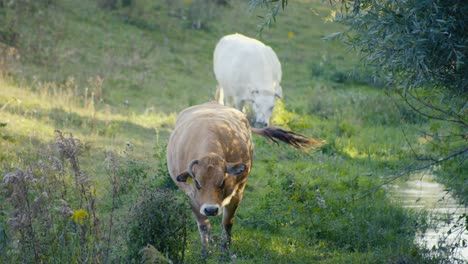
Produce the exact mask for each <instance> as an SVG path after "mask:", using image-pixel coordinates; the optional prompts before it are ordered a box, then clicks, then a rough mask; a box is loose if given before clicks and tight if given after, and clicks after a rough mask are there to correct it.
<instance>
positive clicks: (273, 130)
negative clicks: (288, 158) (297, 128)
mask: <svg viewBox="0 0 468 264" xmlns="http://www.w3.org/2000/svg"><path fill="white" fill-rule="evenodd" d="M251 130H252V133H254V134H257V135H260V136H263V137H266V138H268V139H270V140H271V141H273V142H275V143H276V144H278V140H280V141H283V142H284V143H286V144H288V145H291V146H293V147H295V148H298V149H301V150H303V151H308V150H310V149H314V148H318V147H321V146H323V145H324V144H325V141H322V140H317V139H313V138H309V137H307V136H304V135H301V134H299V133H296V132H294V131H289V130H284V129H281V128H278V127H265V128H253V127H252V128H251Z"/></svg>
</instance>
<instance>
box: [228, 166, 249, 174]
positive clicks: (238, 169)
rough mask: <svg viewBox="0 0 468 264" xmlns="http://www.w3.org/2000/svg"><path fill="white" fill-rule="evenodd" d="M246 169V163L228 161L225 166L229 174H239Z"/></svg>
mask: <svg viewBox="0 0 468 264" xmlns="http://www.w3.org/2000/svg"><path fill="white" fill-rule="evenodd" d="M245 170H247V165H245V164H244V163H228V164H227V166H226V172H227V173H229V174H231V175H239V174H241V173H243V172H244V171H245Z"/></svg>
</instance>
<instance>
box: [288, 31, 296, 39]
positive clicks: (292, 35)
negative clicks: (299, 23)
mask: <svg viewBox="0 0 468 264" xmlns="http://www.w3.org/2000/svg"><path fill="white" fill-rule="evenodd" d="M295 37H296V34H294V32H291V31H289V32H288V38H289V39H292V38H295Z"/></svg>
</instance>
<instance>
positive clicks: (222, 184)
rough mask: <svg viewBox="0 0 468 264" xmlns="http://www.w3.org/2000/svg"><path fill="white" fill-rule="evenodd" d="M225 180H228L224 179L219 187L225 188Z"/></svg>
mask: <svg viewBox="0 0 468 264" xmlns="http://www.w3.org/2000/svg"><path fill="white" fill-rule="evenodd" d="M225 182H226V180H223V181H222V182H221V185H220V186H219V188H221V189H222V188H224V183H225Z"/></svg>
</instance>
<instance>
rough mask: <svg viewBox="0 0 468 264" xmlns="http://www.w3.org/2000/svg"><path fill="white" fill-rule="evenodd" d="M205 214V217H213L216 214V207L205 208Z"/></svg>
mask: <svg viewBox="0 0 468 264" xmlns="http://www.w3.org/2000/svg"><path fill="white" fill-rule="evenodd" d="M205 214H206V215H207V216H213V215H217V214H218V208H217V207H206V208H205Z"/></svg>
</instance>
